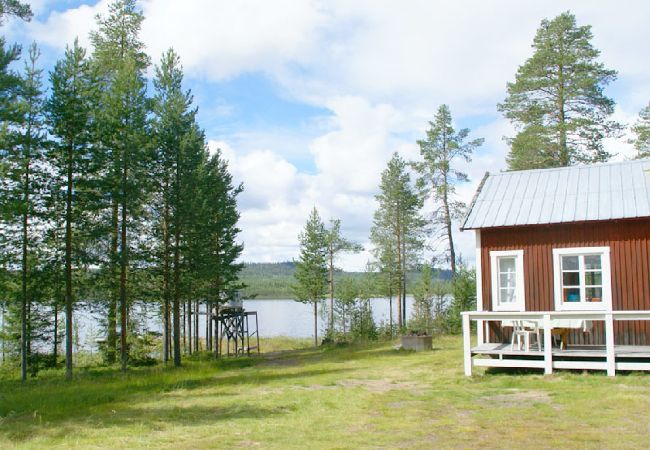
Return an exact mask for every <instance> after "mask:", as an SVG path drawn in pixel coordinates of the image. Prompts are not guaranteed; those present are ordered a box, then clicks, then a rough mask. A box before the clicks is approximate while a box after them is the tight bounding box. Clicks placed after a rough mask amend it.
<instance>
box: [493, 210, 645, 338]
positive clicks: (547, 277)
mask: <svg viewBox="0 0 650 450" xmlns="http://www.w3.org/2000/svg"><path fill="white" fill-rule="evenodd" d="M481 243H482V249H481V258H482V260H481V262H482V267H481V270H482V271H483V297H484V302H483V306H484V309H485V310H486V311H489V310H491V309H492V286H491V272H490V251H493V250H518V249H522V250H524V284H525V286H524V292H525V295H526V310H528V311H544V310H551V311H552V310H554V309H555V303H554V285H553V249H554V248H563V247H592V246H609V247H610V259H611V277H612V280H611V282H612V307H613V309H614V310H650V218H643V219H634V220H619V221H607V222H583V223H570V224H556V225H536V226H527V227H511V228H490V229H484V230H482V231H481ZM496 328H498V327H496ZM496 328H495V332H496ZM602 331H603V327H602V326H601V325H600V324H596V326H595V327H594V331H593V333H591V335H586V336H582V333H580V332H578V333H574V336H573V338H574V340H575V341H577V342H585V343H594V344H602V343H603V342H604V339H603V336H602ZM616 342H617V343H618V344H623V343H625V344H631V345H646V344H649V343H650V324H648V323H647V322H630V323H617V324H616Z"/></svg>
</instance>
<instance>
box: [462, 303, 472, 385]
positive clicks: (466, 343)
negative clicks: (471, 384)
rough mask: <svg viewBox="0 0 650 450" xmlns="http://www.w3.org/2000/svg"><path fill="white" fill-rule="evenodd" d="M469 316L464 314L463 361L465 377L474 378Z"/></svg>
mask: <svg viewBox="0 0 650 450" xmlns="http://www.w3.org/2000/svg"><path fill="white" fill-rule="evenodd" d="M470 329H471V328H470V326H469V314H467V313H464V314H463V360H464V363H465V375H466V376H468V377H470V376H472V340H471V335H470Z"/></svg>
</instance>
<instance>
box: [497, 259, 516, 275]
mask: <svg viewBox="0 0 650 450" xmlns="http://www.w3.org/2000/svg"><path fill="white" fill-rule="evenodd" d="M499 272H501V273H504V272H506V273H507V272H512V273H514V272H515V258H513V257H504V258H499Z"/></svg>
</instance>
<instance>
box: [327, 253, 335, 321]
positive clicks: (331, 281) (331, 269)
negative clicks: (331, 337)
mask: <svg viewBox="0 0 650 450" xmlns="http://www.w3.org/2000/svg"><path fill="white" fill-rule="evenodd" d="M328 251H329V263H330V264H329V290H330V323H329V329H330V333H332V332H333V331H334V249H333V248H332V245H331V244H330V247H329V249H328Z"/></svg>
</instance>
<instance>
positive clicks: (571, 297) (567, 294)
mask: <svg viewBox="0 0 650 450" xmlns="http://www.w3.org/2000/svg"><path fill="white" fill-rule="evenodd" d="M563 297H564V301H565V302H579V301H580V289H579V288H568V289H564V295H563Z"/></svg>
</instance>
